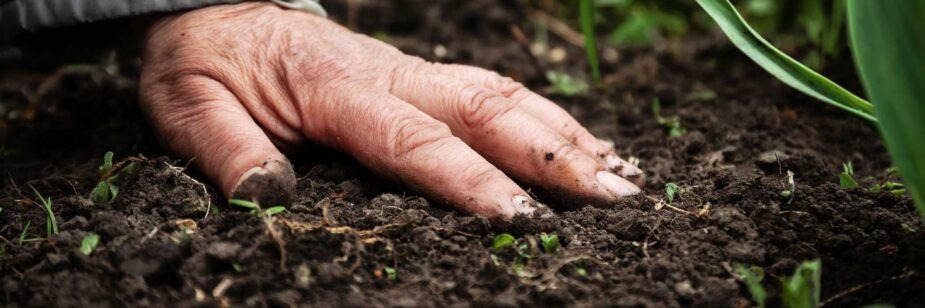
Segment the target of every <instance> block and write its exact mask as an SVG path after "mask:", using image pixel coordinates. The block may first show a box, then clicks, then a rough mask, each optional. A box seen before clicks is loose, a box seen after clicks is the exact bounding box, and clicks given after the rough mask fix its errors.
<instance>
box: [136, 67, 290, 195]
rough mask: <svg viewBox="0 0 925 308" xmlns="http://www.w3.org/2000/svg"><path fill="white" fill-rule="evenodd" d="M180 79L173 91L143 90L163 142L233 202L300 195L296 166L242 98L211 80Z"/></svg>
mask: <svg viewBox="0 0 925 308" xmlns="http://www.w3.org/2000/svg"><path fill="white" fill-rule="evenodd" d="M181 79H182V80H180V82H177V83H176V85H175V86H172V87H170V88H169V90H168V87H167V86H166V85H162V84H158V85H152V86H145V87H142V89H145V90H146V92H143V93H142V98H143V104H142V106H143V107H144V109H145V112H146V113H147V114H148V116H149V117H150V119H151V123H152V124H153V125H154V129H155V131H156V132H157V134H158V136H159V138H160V139H161V141H162V142H163V143H164V144H165V145H166V146H167V147H168V148H169V149H171V150H172V151H174V152H175V153H176V154H178V155H180V156H181V157H183V158H185V159H192V163H193V164H194V165H195V166H197V167H198V168H199V169H200V170H201V171H202V172H203V173H204V174H205V175H206V176H207V177H209V178H210V179H211V180H212V181H213V182H214V183H218V185H219V186H220V188H221V189H222V192H223V193H224V194H225V196H227V197H228V198H238V199H246V200H251V201H255V202H258V203H259V204H261V205H264V206H273V205H289V203H290V202H291V200H292V195H293V194H294V192H295V173H294V172H293V170H292V165H291V164H290V163H289V160H287V159H286V157H285V156H284V155H283V154H282V153H280V152H279V150H277V148H276V147H275V146H273V143H272V142H271V141H270V139H269V138H268V137H267V135H266V134H265V133H264V132H263V130H262V129H261V128H260V127H259V126H258V125H257V124H256V123H255V122H254V120H253V119H252V118H251V116H250V115H249V113H248V111H247V110H246V109H245V108H244V107H243V106H242V105H241V104H240V103H239V102H238V100H237V98H236V97H235V96H234V95H233V94H231V93H230V92H229V91H228V90H227V89H226V88H225V86H223V85H222V84H221V83H219V82H217V81H215V80H212V79H210V78H208V77H204V76H190V77H184V78H181ZM142 82H143V83H144V82H146V80H143V81H142Z"/></svg>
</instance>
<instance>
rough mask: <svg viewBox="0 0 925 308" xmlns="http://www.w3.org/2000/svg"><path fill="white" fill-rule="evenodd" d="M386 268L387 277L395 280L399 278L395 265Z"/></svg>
mask: <svg viewBox="0 0 925 308" xmlns="http://www.w3.org/2000/svg"><path fill="white" fill-rule="evenodd" d="M384 270H385V277H387V278H389V280H391V281H395V280H397V279H398V272H396V271H395V268H394V267H391V266H386V267H385V268H384Z"/></svg>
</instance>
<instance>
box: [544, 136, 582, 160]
mask: <svg viewBox="0 0 925 308" xmlns="http://www.w3.org/2000/svg"><path fill="white" fill-rule="evenodd" d="M549 153H552V154H553V155H552V157H556V158H557V159H556V161H558V162H562V163H564V164H568V163H571V162H573V161H575V160H578V159H581V157H582V155H583V154H582V152H581V149H579V148H578V147H576V146H575V145H573V144H571V143H568V142H565V141H562V142H560V143H559V144H557V145H556V146H555V148H553V149H552V151H551V152H549ZM559 157H562V159H558V158H559Z"/></svg>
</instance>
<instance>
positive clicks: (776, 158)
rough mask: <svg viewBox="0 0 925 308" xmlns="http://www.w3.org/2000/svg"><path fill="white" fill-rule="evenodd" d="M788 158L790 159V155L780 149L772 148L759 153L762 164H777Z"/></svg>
mask: <svg viewBox="0 0 925 308" xmlns="http://www.w3.org/2000/svg"><path fill="white" fill-rule="evenodd" d="M788 159H790V155H787V153H784V152H781V151H778V150H771V151H767V152H764V153H761V154H759V155H758V162H759V163H762V164H777V163H778V162H782V161H785V160H788Z"/></svg>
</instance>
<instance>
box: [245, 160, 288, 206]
mask: <svg viewBox="0 0 925 308" xmlns="http://www.w3.org/2000/svg"><path fill="white" fill-rule="evenodd" d="M295 185H296V179H295V172H294V171H293V170H292V164H290V163H289V161H288V160H276V159H272V160H267V161H266V162H264V163H263V165H262V166H258V167H254V168H251V169H250V170H247V171H246V172H244V174H242V175H241V178H240V179H239V180H238V185H235V188H234V189H233V190H232V193H231V195H232V198H235V199H244V200H251V201H256V202H257V203H258V204H260V205H262V206H278V205H282V206H288V205H289V204H290V203H291V202H292V199H293V198H292V197H293V195H294V194H295Z"/></svg>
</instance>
